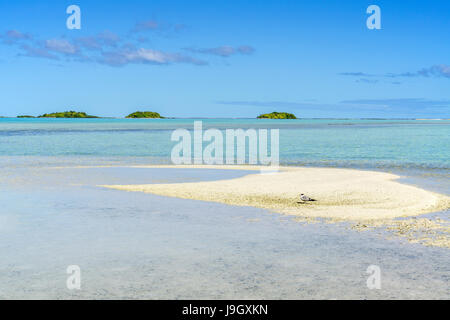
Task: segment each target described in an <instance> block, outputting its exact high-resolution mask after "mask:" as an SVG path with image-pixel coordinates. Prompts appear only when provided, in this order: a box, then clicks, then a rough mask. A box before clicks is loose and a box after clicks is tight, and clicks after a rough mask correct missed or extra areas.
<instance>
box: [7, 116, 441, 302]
mask: <svg viewBox="0 0 450 320" xmlns="http://www.w3.org/2000/svg"><path fill="white" fill-rule="evenodd" d="M192 122H193V120H151V121H148V120H117V119H90V120H64V119H63V120H60V119H20V120H17V119H0V170H1V171H0V173H1V174H0V204H1V206H0V299H6V298H21V299H22V298H24V299H37V298H44V299H54V298H56V299H116V298H119V299H133V298H135V299H136V298H137V299H172V298H174V299H184V298H190V299H215V298H217V299H226V298H228V299H258V298H261V299H305V298H313V299H340V298H343V299H351V298H356V299H379V298H386V299H400V298H406V299H413V298H415V299H425V298H427V299H435V298H436V299H449V298H450V285H449V283H450V267H449V266H450V250H449V249H446V248H435V247H425V246H423V245H420V244H411V243H408V242H406V241H404V240H402V239H400V238H395V237H394V238H392V239H387V237H388V236H389V234H385V233H384V232H383V231H382V230H376V231H366V232H357V231H355V230H352V229H350V228H349V226H346V225H345V224H325V223H316V224H303V223H299V222H296V221H295V220H294V219H292V218H290V217H286V216H282V215H279V214H276V213H271V212H268V211H266V210H262V209H257V208H249V207H231V206H227V205H223V204H218V203H207V202H201V201H193V200H182V199H173V198H167V197H161V196H156V195H151V194H143V193H127V192H122V191H117V190H111V189H105V188H101V187H98V185H103V184H142V183H172V182H173V183H175V182H183V181H186V182H193V181H203V180H217V179H230V178H235V177H239V176H241V175H244V174H246V173H247V172H245V171H230V170H192V169H142V168H128V166H130V165H140V164H150V163H153V164H158V163H170V161H169V160H170V159H169V158H168V155H169V154H170V150H171V148H172V146H173V145H174V143H172V142H171V141H170V133H171V132H172V130H173V129H174V128H189V127H190V126H192ZM204 125H205V128H208V127H214V128H219V129H225V128H280V157H281V162H282V164H284V165H311V166H331V167H333V166H336V167H350V168H358V169H369V170H383V171H389V172H393V173H397V174H400V175H402V176H405V178H403V179H402V180H403V181H404V182H406V183H411V184H416V185H420V186H423V187H425V188H427V189H431V190H434V191H437V192H442V193H446V194H450V179H449V168H450V164H449V160H448V159H449V158H450V121H407V120H404V121H393V120H385V121H370V120H300V121H286V122H279V121H265V120H263V121H255V120H245V119H244V120H229V119H225V120H220V119H218V120H204ZM298 141H302V143H301V144H299V143H298ZM86 166H88V167H86ZM98 166H114V167H98ZM448 213H449V212H441V213H435V214H432V215H430V216H436V215H437V216H440V217H443V218H445V219H448V216H449V215H448ZM69 265H79V266H80V267H81V272H82V290H81V291H70V290H68V289H67V288H66V279H67V277H68V275H67V274H66V268H67V266H69ZM370 265H378V266H380V268H381V276H382V278H381V279H382V289H381V290H369V289H368V288H367V286H366V280H367V278H368V276H369V275H368V274H366V270H367V268H368V267H369V266H370Z"/></svg>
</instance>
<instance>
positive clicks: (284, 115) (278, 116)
mask: <svg viewBox="0 0 450 320" xmlns="http://www.w3.org/2000/svg"><path fill="white" fill-rule="evenodd" d="M258 119H297V117H296V116H295V115H293V114H292V113H287V112H272V113H266V114H261V115H259V116H258Z"/></svg>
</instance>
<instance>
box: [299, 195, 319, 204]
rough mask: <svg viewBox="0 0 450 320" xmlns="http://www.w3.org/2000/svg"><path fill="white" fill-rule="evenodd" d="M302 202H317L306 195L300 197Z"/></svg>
mask: <svg viewBox="0 0 450 320" xmlns="http://www.w3.org/2000/svg"><path fill="white" fill-rule="evenodd" d="M300 201H302V202H310V201H317V200H315V199H313V198H310V197H308V196H307V195H304V194H303V193H302V194H301V195H300Z"/></svg>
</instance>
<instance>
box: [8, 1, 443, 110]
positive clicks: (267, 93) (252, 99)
mask: <svg viewBox="0 0 450 320" xmlns="http://www.w3.org/2000/svg"><path fill="white" fill-rule="evenodd" d="M72 4H75V5H78V6H79V7H80V8H81V15H82V16H81V30H69V29H67V27H66V20H67V18H68V16H69V15H68V14H66V8H67V7H68V6H69V5H72ZM371 4H376V5H378V6H379V7H380V8H381V15H382V17H381V24H382V29H381V30H369V29H368V28H367V27H366V20H367V18H368V17H369V15H368V14H367V13H366V9H367V7H368V6H369V5H371ZM449 35H450V1H415V0H409V1H407V2H406V1H359V0H352V1H334V0H322V1H299V0H296V1H285V0H277V1H268V0H265V1H264V0H261V1H237V0H228V1H223V0H222V1H216V0H210V1H204V0H203V1H199V0H196V1H186V0H185V1H173V0H164V1H160V0H152V1H148V0H147V1H137V0H129V1H100V0H79V1H49V0H46V1H42V0H41V1H24V0H17V1H2V2H1V4H0V70H1V75H2V77H1V78H0V116H16V115H19V114H31V115H38V114H42V113H48V112H55V111H64V110H67V109H76V110H79V111H85V112H88V113H90V114H94V115H101V116H118V117H120V116H125V115H127V114H128V113H131V112H133V111H136V110H152V111H157V112H159V113H161V114H163V115H165V116H174V117H197V116H201V117H255V116H256V115H258V114H259V113H262V112H271V111H275V110H276V111H287V112H293V113H295V114H296V115H297V116H299V117H318V118H320V117H388V118H397V117H408V118H417V117H419V118H421V117H427V118H440V117H446V118H450V90H449V89H450V41H449Z"/></svg>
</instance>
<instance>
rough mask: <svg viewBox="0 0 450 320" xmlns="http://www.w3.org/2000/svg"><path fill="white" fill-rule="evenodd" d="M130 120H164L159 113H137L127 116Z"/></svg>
mask: <svg viewBox="0 0 450 320" xmlns="http://www.w3.org/2000/svg"><path fill="white" fill-rule="evenodd" d="M127 118H128V119H164V117H161V115H160V114H159V113H158V112H152V111H136V112H133V113H132V114H129V115H128V116H127Z"/></svg>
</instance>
